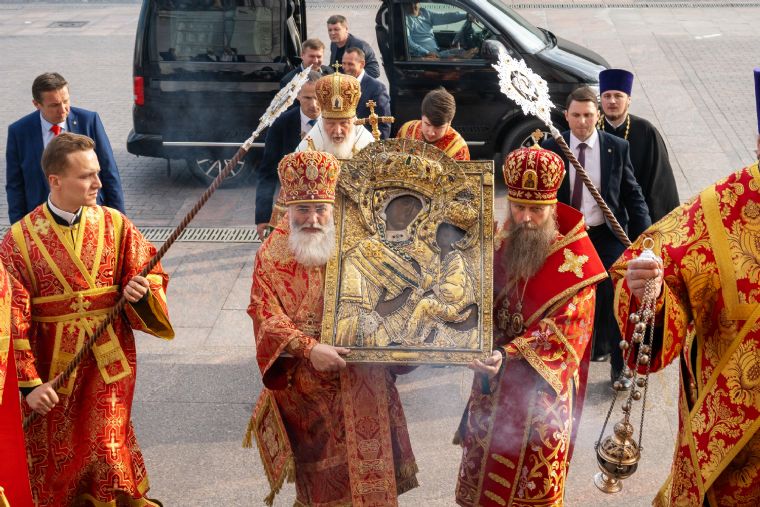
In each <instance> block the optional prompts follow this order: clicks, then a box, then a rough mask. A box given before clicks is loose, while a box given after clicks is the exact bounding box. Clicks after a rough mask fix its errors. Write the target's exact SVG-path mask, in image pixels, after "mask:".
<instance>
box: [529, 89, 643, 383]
mask: <svg viewBox="0 0 760 507" xmlns="http://www.w3.org/2000/svg"><path fill="white" fill-rule="evenodd" d="M565 119H566V120H567V123H568V125H570V130H569V131H568V132H563V133H562V136H563V137H564V138H565V141H567V144H568V146H570V149H571V150H572V151H573V154H574V155H575V157H576V158H577V159H578V161H579V162H580V163H581V165H582V166H583V167H584V168H585V169H586V172H587V173H588V175H589V177H590V178H591V181H593V182H594V186H596V188H598V189H599V192H600V194H601V195H602V198H603V199H604V202H606V203H607V206H608V207H609V208H610V211H612V214H613V215H615V218H616V219H617V221H618V222H619V223H620V226H621V227H623V229H624V230H625V231H626V232H627V234H628V236H629V237H630V239H631V241H635V240H636V238H637V237H638V236H639V235H640V234H641V233H642V232H644V230H646V229H647V227H649V226H650V225H651V220H650V218H649V209H648V208H647V204H646V201H645V200H644V194H643V193H642V192H641V187H640V186H639V184H638V183H637V182H636V177H635V176H634V174H633V165H632V164H631V157H630V146H629V145H628V141H626V140H624V139H620V138H618V137H616V136H613V135H612V134H608V133H606V132H603V131H600V130H598V129H597V128H596V125H597V122H598V120H599V109H598V103H597V98H596V93H595V92H594V91H593V90H592V89H591V88H589V87H587V86H583V87H581V88H578V89H576V90H575V91H573V92H572V93H571V94H570V95H569V97H568V98H567V111H566V112H565ZM544 148H546V149H549V150H552V151H553V152H555V153H557V154H558V155H560V156H561V157H562V159H563V160H564V161H565V167H567V168H568V171H567V173H566V174H565V178H564V180H563V181H562V184H561V185H560V187H559V192H558V193H557V199H558V200H559V201H560V202H563V203H565V204H569V205H571V206H573V207H574V208H576V209H578V210H580V211H581V212H582V213H583V218H584V220H585V222H586V227H587V232H588V235H589V238H590V239H591V242H592V243H593V244H594V248H596V251H597V253H598V254H599V257H601V259H602V263H603V264H604V267H605V268H606V269H609V267H610V266H611V265H612V263H613V262H615V261H616V260H617V258H618V257H620V255H621V254H622V253H623V251H624V250H625V246H624V245H623V243H622V242H621V241H620V240H619V239H618V238H617V237H616V236H615V234H614V233H613V232H612V229H611V228H610V225H609V223H608V222H607V220H606V219H605V217H604V215H603V214H602V211H601V209H600V208H599V206H598V205H597V204H596V201H594V198H593V197H592V196H591V193H590V192H589V191H588V189H587V188H585V186H584V185H583V183H582V181H581V180H580V178H576V173H575V169H574V168H573V167H572V165H570V164H569V163H568V161H567V159H566V158H565V156H564V154H563V153H562V150H560V148H559V146H558V145H557V142H556V141H555V140H554V139H549V140H548V141H546V142H545V143H544ZM596 293H597V297H596V314H595V317H594V343H593V350H592V359H594V360H597V361H606V360H607V358H608V357H609V355H610V354H611V355H612V368H611V377H612V381H613V382H614V381H615V380H617V379H618V378H620V374H621V373H622V371H623V355H622V352H621V350H620V348H619V347H618V344H619V343H620V339H621V338H620V329H619V328H618V325H617V322H615V311H614V309H613V298H614V288H613V287H612V282H611V281H610V280H609V279H607V280H604V281H603V282H602V283H600V284H599V285H598V286H597V289H596ZM621 380H622V381H623V382H626V381H627V382H630V381H628V380H627V379H621Z"/></svg>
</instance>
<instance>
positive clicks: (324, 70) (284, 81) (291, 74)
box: [280, 64, 335, 88]
mask: <svg viewBox="0 0 760 507" xmlns="http://www.w3.org/2000/svg"><path fill="white" fill-rule="evenodd" d="M302 70H303V64H301V65H299V66H298V67H296V68H295V69H293V70H291V71H290V72H288V73H287V74H285V77H284V78H282V79H281V80H280V88H285V85H286V84H288V83H290V82H291V81H292V80H293V78H294V77H296V74H298V73H299V72H301V71H302ZM319 71H320V73H321V74H322V75H323V76H326V75H327V74H332V73H333V72H335V71H334V70H333V69H332V68H331V67H328V66H327V65H322V67H320V69H319Z"/></svg>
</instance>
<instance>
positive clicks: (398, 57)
mask: <svg viewBox="0 0 760 507" xmlns="http://www.w3.org/2000/svg"><path fill="white" fill-rule="evenodd" d="M388 7H389V8H390V9H391V10H390V11H388V13H387V15H385V16H381V14H383V13H382V11H381V12H380V13H379V15H378V24H380V23H382V22H384V21H387V22H388V24H389V30H390V33H391V34H392V38H391V40H392V42H391V44H392V47H391V46H390V45H388V47H386V50H385V52H386V53H387V54H384V57H385V58H386V59H387V57H389V56H390V57H392V59H393V60H392V64H391V65H388V63H389V62H386V74H387V75H388V80H389V84H390V93H391V107H392V110H393V114H394V116H395V117H396V127H395V128H396V129H397V128H398V127H399V126H400V125H402V124H403V123H404V122H406V121H408V120H411V119H417V118H419V115H420V104H421V103H422V99H423V97H424V96H425V94H426V93H427V92H429V91H430V90H432V89H434V88H437V87H439V86H443V87H444V88H446V89H447V90H448V91H449V92H450V93H452V94H453V95H454V97H455V98H456V102H457V113H456V116H455V117H454V122H453V127H454V128H455V129H456V130H457V131H458V132H459V133H460V134H462V136H463V137H464V138H465V140H466V141H467V143H468V145H469V146H470V150H471V152H472V154H473V156H477V157H487V158H490V157H491V156H492V155H493V153H494V152H496V151H498V150H499V148H500V147H498V146H496V142H497V138H498V135H499V127H500V125H501V124H502V123H503V118H505V117H506V116H507V115H508V113H509V112H510V111H511V110H512V109H514V106H512V105H511V104H510V103H509V102H508V101H507V100H506V99H505V97H504V96H503V95H502V94H501V92H500V91H499V83H498V77H497V74H496V72H495V71H494V69H493V68H492V67H491V65H490V64H489V63H488V62H487V61H486V60H485V59H483V58H482V57H481V55H480V51H479V49H480V45H481V44H482V42H483V40H485V39H489V38H497V39H499V40H501V37H500V35H499V34H498V33H497V32H496V30H495V29H494V28H493V27H491V26H489V25H488V24H487V23H486V22H485V21H483V19H482V17H481V16H479V15H478V13H477V12H475V11H474V10H473V9H472V8H471V7H469V6H468V5H466V3H464V2H460V1H458V0H435V1H428V2H419V3H417V2H412V3H410V2H405V1H402V0H391V2H390V4H388ZM378 28H379V27H378ZM378 35H379V32H378ZM503 43H505V44H506V42H503ZM381 47H382V44H381ZM426 51H428V53H427V54H425V52H426Z"/></svg>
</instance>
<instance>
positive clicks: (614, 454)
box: [594, 238, 659, 493]
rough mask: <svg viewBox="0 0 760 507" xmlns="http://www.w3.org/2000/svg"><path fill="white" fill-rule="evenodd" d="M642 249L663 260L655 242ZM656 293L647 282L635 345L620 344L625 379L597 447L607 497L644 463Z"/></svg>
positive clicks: (636, 317) (644, 255)
mask: <svg viewBox="0 0 760 507" xmlns="http://www.w3.org/2000/svg"><path fill="white" fill-rule="evenodd" d="M642 246H643V247H644V250H643V251H642V252H641V255H640V256H639V258H640V259H651V260H659V258H658V257H657V256H656V255H655V253H654V252H653V251H652V248H653V247H654V241H653V240H652V238H646V239H644V241H643V244H642ZM656 289H657V286H656V278H653V279H650V280H647V283H646V285H645V288H644V298H643V300H642V301H641V302H640V308H639V309H638V310H637V311H636V312H634V313H631V315H630V316H629V321H630V322H631V324H633V326H634V328H633V333H632V334H631V342H632V343H629V342H628V340H626V338H625V337H623V339H622V340H621V341H620V348H621V349H622V351H623V359H624V364H626V366H625V368H624V369H623V374H622V376H621V378H619V379H617V380H616V381H615V382H614V384H613V388H614V389H615V397H614V398H613V400H612V404H611V405H610V409H609V411H608V412H607V417H606V418H605V420H604V425H603V426H602V431H601V433H600V435H599V440H598V441H597V442H596V445H595V449H596V461H597V465H598V466H599V470H600V472H598V473H597V474H596V475H595V476H594V484H595V485H596V487H597V488H599V489H600V490H601V491H603V492H605V493H617V492H618V491H620V490H621V489H623V483H622V481H623V480H625V479H627V478H629V477H630V476H631V475H633V474H634V473H635V472H636V469H637V468H638V465H639V460H640V459H641V451H642V447H641V437H642V434H643V432H644V409H645V407H646V396H647V387H648V385H649V371H650V367H651V364H650V363H651V360H652V358H651V353H652V342H653V340H654V317H655V305H656V298H655V293H656ZM647 331H648V332H647ZM632 353H635V354H636V363H635V367H634V368H630V367H628V365H629V364H630V362H629V359H630V356H631V354H632ZM640 369H643V370H644V371H643V373H640V372H639V370H640ZM621 393H623V399H624V400H625V401H624V402H623V406H622V407H621V409H622V411H623V418H622V419H621V420H620V421H618V422H617V423H616V424H615V426H614V427H613V433H612V435H610V436H607V437H605V438H602V437H604V433H605V430H606V429H607V423H608V422H609V420H610V415H611V414H612V410H613V409H614V407H615V403H616V402H617V399H618V396H619V395H620V394H621ZM626 394H627V396H626ZM637 401H641V415H640V418H639V435H638V440H637V439H634V427H633V425H632V424H631V412H632V410H633V405H634V402H637Z"/></svg>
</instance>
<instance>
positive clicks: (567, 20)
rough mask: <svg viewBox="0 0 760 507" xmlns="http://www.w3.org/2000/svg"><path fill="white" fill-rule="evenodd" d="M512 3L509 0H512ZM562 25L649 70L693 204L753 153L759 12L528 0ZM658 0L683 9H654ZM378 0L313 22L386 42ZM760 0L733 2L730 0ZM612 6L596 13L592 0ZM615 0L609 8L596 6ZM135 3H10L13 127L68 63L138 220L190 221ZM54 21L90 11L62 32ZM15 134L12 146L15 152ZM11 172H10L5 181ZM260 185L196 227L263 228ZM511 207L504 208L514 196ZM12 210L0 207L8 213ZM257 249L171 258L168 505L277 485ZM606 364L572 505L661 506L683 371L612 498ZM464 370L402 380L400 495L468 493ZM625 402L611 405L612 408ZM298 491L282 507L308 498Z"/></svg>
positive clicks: (644, 102) (639, 103) (431, 497)
mask: <svg viewBox="0 0 760 507" xmlns="http://www.w3.org/2000/svg"><path fill="white" fill-rule="evenodd" d="M507 3H510V2H507ZM512 3H514V4H515V5H520V6H526V7H529V8H523V9H520V12H521V13H522V14H523V15H524V16H525V17H526V18H527V19H529V20H531V21H532V22H534V23H536V24H538V25H539V26H543V27H546V28H549V29H550V30H552V31H553V32H554V33H555V34H557V35H559V36H562V37H565V38H567V39H570V40H573V41H574V42H577V43H580V44H582V45H585V46H587V47H590V48H592V49H594V50H595V51H597V52H599V53H600V54H601V55H602V56H604V57H605V58H606V59H607V60H608V61H609V62H610V63H611V64H612V65H613V66H620V67H624V68H627V69H630V70H632V71H633V72H634V73H635V74H636V82H635V86H634V91H633V106H632V110H633V112H634V113H636V114H640V115H641V116H644V117H646V118H648V119H649V120H651V121H652V122H653V123H654V124H655V125H656V126H657V127H658V128H660V130H661V132H662V133H663V135H664V136H665V139H666V142H667V144H668V148H669V151H670V155H671V161H672V163H673V167H674V169H675V171H676V180H677V183H678V187H679V191H680V193H681V198H682V200H686V199H688V198H689V197H691V196H693V195H695V194H696V193H698V192H699V191H700V190H701V189H702V188H703V187H705V186H706V185H708V184H710V183H711V182H713V181H715V180H716V179H718V178H720V177H722V176H724V175H727V174H728V173H730V172H731V171H733V170H736V169H739V168H741V167H742V166H743V165H745V164H747V163H749V162H750V161H751V160H752V147H753V143H754V135H755V132H756V129H755V113H754V99H753V96H752V86H753V85H752V67H753V66H754V65H756V64H757V63H758V62H757V51H756V48H757V35H756V31H757V26H758V25H759V24H760V9H756V8H747V7H714V5H715V4H719V3H720V2H699V3H700V5H703V6H704V5H707V4H711V5H713V7H704V8H698V9H695V8H688V7H685V6H684V5H683V2H681V3H679V2H675V1H672V2H652V1H650V2H639V4H638V5H639V6H637V2H635V1H634V2H627V3H626V2H622V1H607V2H591V1H585V0H576V1H574V2H570V1H566V2H560V1H554V2H543V3H542V2H512ZM642 3H646V4H653V5H654V4H659V5H662V6H665V5H669V7H659V8H641V7H640V5H641V4H642ZM378 4H379V3H378V2H358V1H353V2H351V1H349V2H316V1H315V2H311V3H310V7H311V9H310V10H309V13H308V15H307V19H308V24H309V34H310V35H311V36H318V37H320V38H322V39H323V40H327V36H326V33H325V24H324V22H325V20H326V18H327V16H329V15H330V14H333V13H341V12H342V13H344V14H347V15H348V16H349V20H350V23H351V30H352V32H353V33H356V34H357V35H359V36H361V37H364V38H366V39H368V40H370V41H372V40H373V38H374V26H373V24H374V12H375V8H376V6H377V5H378ZM739 4H742V5H752V3H751V2H744V3H742V2H741V1H734V2H724V3H723V5H732V6H733V5H739ZM593 6H597V7H593ZM598 6H601V7H598ZM138 12H139V5H137V4H136V3H124V4H111V3H84V4H83V3H66V4H60V3H25V4H24V3H18V4H13V3H8V2H7V0H2V1H1V2H0V51H1V52H2V53H1V54H2V62H3V79H2V81H0V92H2V97H3V101H2V102H0V125H2V126H3V127H1V128H2V135H0V137H2V138H3V141H4V138H5V136H6V131H5V126H7V125H8V124H10V123H11V122H12V121H14V120H16V119H17V118H19V117H21V116H22V115H24V114H26V113H28V112H30V111H31V110H32V105H31V92H30V88H31V82H32V80H33V78H34V77H35V76H36V75H38V74H40V73H41V72H45V71H50V70H56V71H59V72H61V73H62V74H63V75H64V76H65V77H66V78H67V79H68V80H69V82H70V89H71V96H72V102H73V104H74V105H78V106H81V107H85V108H88V109H94V110H97V111H98V112H99V113H100V114H101V117H102V118H103V121H104V124H105V126H106V130H107V132H108V134H109V136H110V138H111V143H112V145H113V148H114V152H115V156H116V159H117V162H118V165H119V168H120V171H121V175H122V179H123V181H124V187H125V192H126V203H127V214H128V215H129V216H130V217H132V219H133V220H134V221H135V222H136V223H137V224H138V225H139V226H143V227H145V226H156V225H160V226H170V225H175V224H176V223H177V222H178V221H179V219H180V218H181V217H182V216H184V214H185V213H186V212H187V210H188V209H189V208H190V207H191V206H192V204H193V203H194V202H195V200H196V199H197V197H198V196H199V195H200V194H201V193H202V191H203V190H204V187H203V186H202V185H201V184H199V183H198V182H196V180H195V179H193V178H192V177H191V176H190V175H189V173H188V172H187V171H186V170H184V167H183V162H182V161H175V162H174V163H173V170H172V173H171V175H167V171H166V164H165V162H164V161H162V160H153V159H146V158H137V157H134V156H132V155H130V154H128V153H127V152H126V147H125V144H126V138H127V133H128V132H129V129H130V128H131V101H132V85H131V72H132V69H131V65H132V52H133V44H134V33H135V28H136V22H137V15H138ZM55 21H87V23H86V24H84V25H83V26H81V27H78V28H51V27H50V25H51V24H52V23H53V22H55ZM4 144H5V143H4V142H3V143H0V150H2V153H0V155H4V150H3V148H4ZM3 178H4V174H0V180H2V179H3ZM253 192H254V188H253V186H251V185H247V186H242V187H240V188H229V189H227V188H224V189H221V190H219V191H218V192H217V194H216V195H215V196H214V197H213V198H212V199H211V201H210V202H209V203H208V205H207V206H206V208H205V209H204V210H203V211H202V212H201V214H200V215H199V216H198V218H197V219H196V222H195V223H194V225H199V226H207V227H226V226H251V225H252V220H253V195H254V194H253ZM497 208H498V209H502V210H503V208H504V201H503V195H500V196H499V197H498V201H497ZM4 223H5V224H7V205H6V203H5V200H4V199H3V200H2V202H0V224H4ZM256 247H257V244H253V243H211V242H196V243H179V244H177V245H176V246H175V247H173V248H172V250H171V251H170V252H169V254H168V255H167V258H166V260H165V262H164V264H165V267H166V268H167V270H168V271H169V272H170V274H171V277H172V279H171V282H170V286H169V293H168V297H169V305H170V310H171V314H172V318H173V321H174V323H175V326H176V329H177V338H176V339H175V340H174V341H173V342H170V343H165V342H162V341H159V340H156V339H152V338H150V337H147V336H140V337H139V339H138V340H139V341H138V346H139V365H138V383H137V385H138V387H137V393H136V396H135V403H134V414H133V415H134V422H135V426H136V430H137V434H138V439H139V442H140V444H141V446H142V449H143V452H144V454H145V458H146V462H147V467H148V471H149V475H150V479H151V486H152V489H151V495H152V496H155V497H156V498H159V499H161V500H162V501H163V502H164V505H166V506H167V507H174V506H183V507H184V506H220V505H224V506H247V505H262V498H263V497H264V496H265V495H266V493H267V492H268V490H267V485H266V479H265V478H264V474H263V471H262V468H261V465H260V463H259V458H258V456H257V453H256V452H255V450H251V449H243V448H242V447H241V441H242V436H243V432H244V430H245V427H246V424H247V421H248V417H249V416H250V412H251V408H252V404H253V402H254V400H255V398H256V396H257V394H258V392H259V390H260V389H261V382H260V376H259V374H258V371H257V369H256V365H255V350H254V346H253V337H252V327H251V324H250V319H249V318H248V316H247V315H246V313H245V309H246V307H247V305H248V297H249V290H250V278H251V270H252V261H253V256H254V255H255V251H256ZM608 376H609V372H608V369H607V366H606V365H603V364H598V363H594V364H592V366H591V375H590V382H589V386H588V394H587V402H586V405H585V409H584V412H583V418H582V420H581V427H580V433H579V436H578V440H577V442H576V449H575V456H574V459H573V462H572V466H571V473H570V476H569V478H568V482H567V488H566V493H567V494H566V505H568V506H606V505H610V504H615V505H616V506H620V507H625V506H631V507H634V506H643V505H648V504H649V502H650V501H651V498H652V497H653V496H654V494H655V492H656V491H657V489H659V485H660V484H661V482H662V481H663V480H664V478H665V477H666V475H667V472H668V469H669V465H670V460H671V457H672V447H673V439H674V436H675V432H676V430H677V419H676V407H677V403H676V401H677V398H676V388H675V382H676V380H677V370H676V368H675V367H670V368H669V369H667V370H666V371H665V372H663V373H660V374H657V375H655V376H654V378H653V380H652V388H651V389H650V397H649V400H650V403H649V408H648V411H647V417H646V425H645V435H644V442H643V445H644V451H643V452H644V454H643V459H642V462H641V464H640V466H639V471H638V472H637V473H636V475H635V476H634V477H633V478H632V479H630V480H629V481H627V482H626V484H625V486H624V492H623V493H622V494H618V495H616V496H607V495H604V494H602V493H600V492H599V491H597V490H596V488H595V487H594V486H593V484H592V477H593V475H594V473H595V472H596V464H595V457H594V451H593V445H594V441H595V440H596V439H597V438H598V434H599V430H600V428H601V423H602V421H603V420H604V416H605V415H606V413H607V409H608V406H609V402H610V401H611V396H612V392H611V391H610V389H609V387H608ZM470 381H471V374H470V373H469V371H467V370H465V369H464V368H459V367H449V368H442V369H432V368H419V369H417V370H416V371H415V372H413V373H411V374H409V375H406V376H403V377H400V378H399V391H400V392H401V398H402V400H403V402H404V407H405V410H406V414H407V419H408V421H409V429H410V433H411V438H412V444H413V447H414V451H415V454H416V456H417V459H418V464H419V467H420V474H419V479H420V487H419V488H417V489H416V490H413V491H411V492H409V493H407V494H405V495H404V496H402V497H401V501H400V504H401V505H425V506H446V505H453V491H454V485H455V481H456V471H457V467H458V463H459V458H460V452H459V450H458V448H456V447H454V446H452V445H451V444H450V441H451V437H452V435H453V432H454V429H455V428H456V425H457V423H458V421H459V416H460V414H461V410H462V408H463V406H464V404H465V402H466V398H467V394H468V392H469V384H470ZM619 415H620V412H619V411H618V410H616V411H615V412H613V418H616V417H619ZM293 500H294V490H293V487H292V486H285V487H284V488H283V492H282V493H281V495H280V496H279V497H278V499H277V501H276V503H275V505H278V506H283V505H292V502H293Z"/></svg>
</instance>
